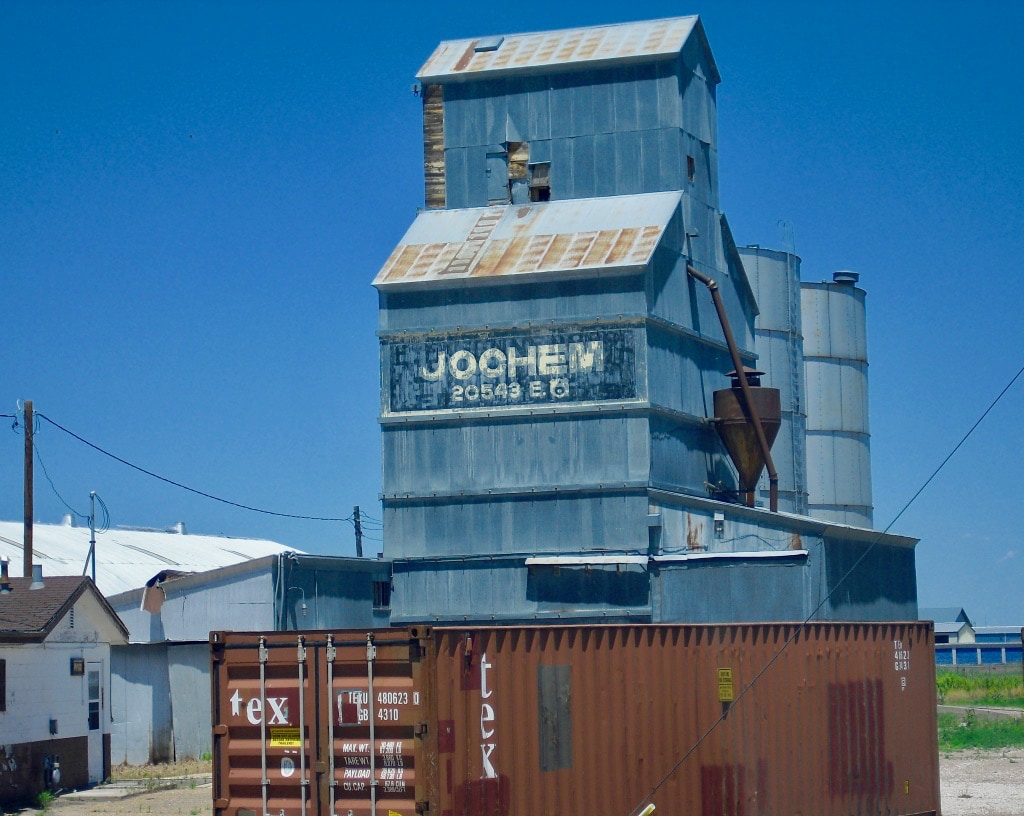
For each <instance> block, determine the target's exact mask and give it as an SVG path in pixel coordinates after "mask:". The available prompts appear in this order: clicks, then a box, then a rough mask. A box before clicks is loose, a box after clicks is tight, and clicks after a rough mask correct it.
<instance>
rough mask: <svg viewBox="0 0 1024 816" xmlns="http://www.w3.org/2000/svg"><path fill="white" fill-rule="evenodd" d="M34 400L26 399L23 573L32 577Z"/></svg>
mask: <svg viewBox="0 0 1024 816" xmlns="http://www.w3.org/2000/svg"><path fill="white" fill-rule="evenodd" d="M34 422H35V419H34V417H33V416H32V400H25V546H24V548H23V549H22V554H23V556H24V559H25V560H24V567H23V571H22V575H23V576H24V577H26V578H31V577H32V516H33V510H32V462H33V446H32V424H33V423H34Z"/></svg>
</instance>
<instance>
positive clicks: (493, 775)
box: [480, 742, 498, 779]
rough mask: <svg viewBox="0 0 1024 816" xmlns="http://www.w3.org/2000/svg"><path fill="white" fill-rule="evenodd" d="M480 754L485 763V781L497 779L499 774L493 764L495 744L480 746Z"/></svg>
mask: <svg viewBox="0 0 1024 816" xmlns="http://www.w3.org/2000/svg"><path fill="white" fill-rule="evenodd" d="M480 753H481V755H482V757H481V758H482V759H483V762H484V778H485V779H497V778H498V773H497V771H495V770H494V766H493V765H492V764H491V754H493V753H494V743H493V742H488V743H484V744H482V745H481V746H480Z"/></svg>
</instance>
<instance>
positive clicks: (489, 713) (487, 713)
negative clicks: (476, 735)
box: [480, 703, 494, 739]
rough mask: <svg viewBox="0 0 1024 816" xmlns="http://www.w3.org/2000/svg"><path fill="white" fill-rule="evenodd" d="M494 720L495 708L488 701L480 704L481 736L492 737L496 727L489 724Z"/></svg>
mask: <svg viewBox="0 0 1024 816" xmlns="http://www.w3.org/2000/svg"><path fill="white" fill-rule="evenodd" d="M492 722H494V709H493V708H492V707H491V706H490V704H488V703H484V704H483V705H481V706H480V736H481V737H483V738H484V739H490V738H491V737H493V736H494V729H493V728H488V727H487V726H488V725H489V724H490V723H492Z"/></svg>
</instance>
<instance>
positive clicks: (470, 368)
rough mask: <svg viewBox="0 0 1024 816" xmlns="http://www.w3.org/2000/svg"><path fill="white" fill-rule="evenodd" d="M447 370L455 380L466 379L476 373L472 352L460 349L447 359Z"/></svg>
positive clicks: (474, 358)
mask: <svg viewBox="0 0 1024 816" xmlns="http://www.w3.org/2000/svg"><path fill="white" fill-rule="evenodd" d="M448 370H449V371H451V372H452V376H453V377H454V378H455V379H457V380H468V379H469V378H470V377H473V376H475V375H476V357H474V356H473V352H471V351H466V350H465V349H460V350H459V351H457V352H455V353H454V354H453V355H452V356H451V359H449V360H448Z"/></svg>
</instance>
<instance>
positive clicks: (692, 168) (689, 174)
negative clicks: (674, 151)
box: [686, 156, 697, 181]
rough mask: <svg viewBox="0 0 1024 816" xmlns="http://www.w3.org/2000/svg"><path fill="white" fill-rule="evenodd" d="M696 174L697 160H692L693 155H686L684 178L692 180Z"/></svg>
mask: <svg viewBox="0 0 1024 816" xmlns="http://www.w3.org/2000/svg"><path fill="white" fill-rule="evenodd" d="M696 175H697V162H695V161H694V159H693V156H687V157H686V178H687V179H689V180H690V181H693V179H694V177H695V176H696Z"/></svg>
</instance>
